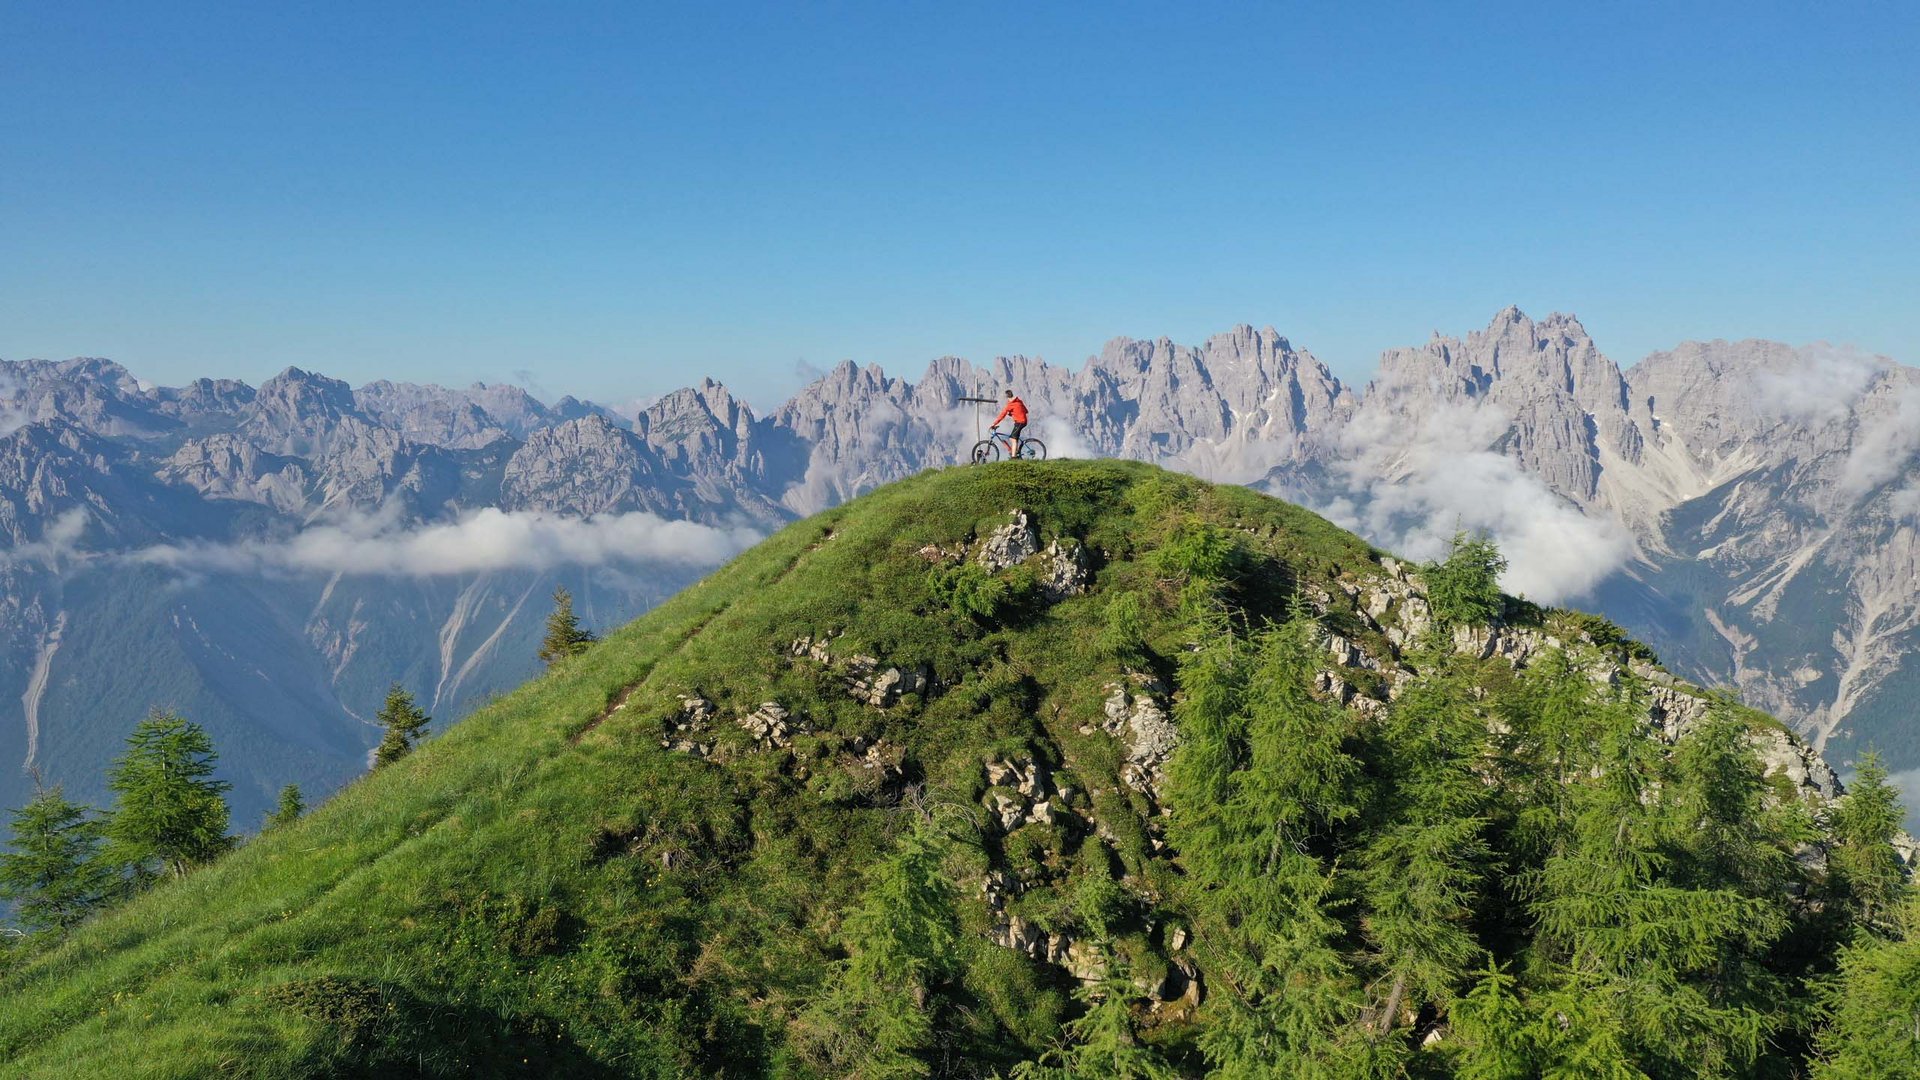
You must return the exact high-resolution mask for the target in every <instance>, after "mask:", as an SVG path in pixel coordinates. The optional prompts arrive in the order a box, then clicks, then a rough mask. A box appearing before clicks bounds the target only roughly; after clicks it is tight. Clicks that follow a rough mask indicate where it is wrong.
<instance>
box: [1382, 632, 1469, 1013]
mask: <svg viewBox="0 0 1920 1080" xmlns="http://www.w3.org/2000/svg"><path fill="white" fill-rule="evenodd" d="M1439 670H1440V671H1441V672H1442V673H1441V674H1437V675H1428V676H1425V677H1422V678H1420V679H1418V680H1416V681H1415V682H1413V683H1412V684H1410V685H1409V686H1408V687H1406V688H1405V689H1404V690H1402V691H1401V694H1400V696H1399V697H1398V698H1397V699H1396V700H1395V701H1394V703H1393V706H1392V708H1391V710H1390V711H1389V713H1388V716H1387V720H1386V723H1385V724H1384V725H1383V727H1382V730H1381V732H1380V737H1381V740H1382V742H1383V743H1384V746H1383V748H1382V752H1381V760H1380V763H1379V766H1378V767H1379V768H1380V769H1381V770H1382V771H1383V772H1384V773H1385V774H1386V775H1388V776H1391V777H1392V778H1393V783H1392V785H1391V786H1390V788H1389V790H1388V792H1387V793H1386V794H1384V795H1383V796H1382V798H1381V805H1380V806H1379V807H1378V808H1377V809H1376V810H1375V812H1374V818H1375V820H1374V821H1372V822H1370V825H1371V826H1372V828H1371V829H1370V832H1371V833H1372V839H1371V841H1370V842H1369V843H1368V844H1367V845H1366V846H1365V848H1364V849H1363V850H1362V856H1363V858H1362V861H1361V869H1360V873H1359V875H1358V877H1359V880H1360V883H1361V885H1362V896H1363V899H1364V901H1365V903H1366V917H1365V919H1364V928H1365V931H1366V935H1367V938H1368V940H1369V941H1370V942H1371V943H1372V945H1373V947H1374V950H1375V954H1376V956H1375V962H1376V964H1377V966H1378V968H1379V972H1380V977H1379V979H1378V983H1379V984H1380V985H1383V986H1384V987H1385V991H1384V994H1383V995H1382V998H1381V1001H1380V1004H1379V1006H1378V1011H1377V1014H1376V1015H1377V1018H1376V1023H1375V1026H1376V1028H1377V1029H1378V1031H1379V1032H1381V1033H1382V1034H1386V1033H1389V1032H1391V1031H1392V1030H1393V1029H1394V1028H1395V1027H1396V1026H1397V1025H1398V1024H1399V1022H1400V1018H1401V1015H1402V1014H1403V1013H1406V1012H1417V1011H1419V1009H1420V1008H1421V1007H1422V1006H1423V1005H1426V1004H1436V1005H1441V1006H1444V1005H1445V1004H1446V1003H1448V1002H1449V1001H1451V1000H1452V998H1453V996H1454V991H1455V990H1456V988H1457V987H1459V986H1460V985H1461V984H1462V983H1463V982H1464V981H1465V980H1466V979H1467V978H1468V976H1469V973H1470V972H1471V970H1472V968H1473V965H1474V964H1475V963H1476V962H1477V961H1478V960H1479V959H1480V958H1481V956H1482V949H1481V947H1480V944H1479V942H1478V941H1477V940H1476V939H1475V937H1474V934H1473V931H1472V929H1471V927H1470V926H1469V925H1468V924H1469V920H1470V919H1471V918H1472V916H1473V913H1474V910H1475V908H1476V905H1477V903H1478V901H1479V899H1480V894H1481V891H1482V887H1483V884H1484V879H1485V877H1486V875H1487V873H1488V870H1489V868H1490V866H1491V862H1492V850H1491V847H1490V845H1489V844H1488V842H1487V839H1486V832H1487V829H1488V827H1489V824H1490V822H1489V816H1488V815H1489V803H1490V796H1489V792H1488V788H1487V784H1486V781H1485V780H1484V779H1482V777H1481V775H1480V774H1479V773H1478V772H1476V767H1478V766H1479V765H1481V764H1482V763H1483V762H1484V761H1485V760H1486V759H1487V757H1488V756H1489V748H1488V746H1487V725H1486V721H1485V720H1484V719H1482V718H1481V717H1480V716H1479V715H1478V713H1477V711H1476V709H1475V708H1474V703H1473V700H1472V695H1471V691H1470V688H1469V685H1468V684H1467V683H1466V682H1464V681H1463V680H1461V679H1459V678H1458V677H1456V676H1454V675H1452V674H1451V673H1450V672H1448V671H1447V668H1446V666H1445V662H1444V661H1443V662H1442V666H1441V667H1440V669H1439Z"/></svg>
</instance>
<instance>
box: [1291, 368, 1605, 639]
mask: <svg viewBox="0 0 1920 1080" xmlns="http://www.w3.org/2000/svg"><path fill="white" fill-rule="evenodd" d="M1507 424H1508V420H1507V416H1506V413H1505V412H1504V411H1502V410H1501V409H1499V408H1498V407H1496V406H1493V405H1490V404H1483V403H1473V402H1459V403H1453V404H1449V405H1447V406H1445V407H1443V408H1438V409H1429V410H1425V411H1423V413H1422V414H1421V415H1420V416H1419V417H1418V419H1417V420H1409V418H1408V417H1406V416H1404V415H1396V414H1393V413H1391V412H1389V411H1387V410H1377V411H1374V412H1370V413H1369V412H1363V413H1362V414H1361V415H1360V416H1357V417H1355V419H1354V422H1353V424H1352V425H1351V426H1350V427H1349V428H1348V429H1347V431H1346V432H1345V433H1344V434H1343V438H1342V449H1343V452H1344V453H1346V454H1348V455H1349V456H1348V457H1347V459H1346V460H1345V461H1343V462H1341V463H1340V464H1339V465H1338V466H1336V469H1337V470H1338V471H1339V472H1340V473H1341V474H1342V475H1343V476H1344V478H1345V480H1346V482H1347V485H1348V487H1349V493H1348V494H1347V495H1346V496H1344V497H1338V498H1335V499H1334V500H1332V501H1331V502H1330V503H1329V504H1328V505H1327V506H1325V507H1323V508H1322V511H1321V512H1322V513H1324V514H1326V515H1327V516H1328V517H1329V518H1331V519H1333V520H1334V521H1335V522H1337V523H1339V524H1341V525H1344V526H1346V527H1347V528H1350V529H1354V530H1356V531H1358V532H1361V533H1363V534H1364V535H1366V536H1367V537H1368V538H1369V539H1371V540H1373V541H1374V542H1375V543H1377V544H1380V545H1381V546H1383V547H1385V548H1388V549H1390V550H1393V551H1396V552H1399V553H1400V554H1402V555H1405V556H1407V557H1409V558H1412V559H1421V560H1425V559H1433V558H1438V557H1441V556H1444V555H1445V554H1446V551H1447V543H1448V541H1449V539H1450V538H1451V537H1452V536H1453V534H1454V533H1455V532H1457V531H1459V530H1462V529H1464V530H1467V531H1469V532H1484V533H1486V534H1488V535H1489V536H1491V537H1492V538H1493V539H1494V541H1495V543H1497V544H1498V545H1499V546H1500V551H1501V553H1502V554H1504V555H1505V556H1506V557H1507V560H1508V568H1507V572H1506V575H1505V576H1504V577H1503V578H1502V579H1501V585H1502V587H1503V588H1505V589H1506V590H1507V591H1509V592H1513V593H1518V594H1521V595H1524V596H1527V597H1529V598H1530V599H1533V600H1536V601H1540V602H1542V603H1564V602H1566V601H1568V600H1572V599H1574V598H1577V597H1579V596H1582V595H1585V594H1586V593H1588V592H1590V591H1591V590H1592V589H1593V588H1594V586H1596V585H1598V584H1599V583H1600V582H1601V581H1602V580H1604V579H1605V578H1606V577H1607V576H1608V575H1609V574H1611V573H1613V572H1614V571H1615V570H1617V569H1619V568H1620V567H1621V566H1623V565H1625V564H1626V561H1627V559H1628V558H1629V557H1630V556H1631V555H1632V552H1633V541H1632V538H1631V536H1630V535H1629V534H1628V533H1627V530H1626V528H1625V527H1624V526H1622V525H1621V524H1620V523H1619V522H1617V521H1615V520H1614V519H1612V518H1611V517H1598V516H1588V515H1587V514H1585V513H1583V512H1582V511H1581V510H1580V508H1579V507H1577V506H1575V505H1573V504H1572V503H1570V502H1568V501H1567V500H1566V499H1564V498H1562V497H1561V496H1559V495H1557V494H1555V493H1554V492H1553V491H1552V490H1551V489H1549V488H1548V487H1547V485H1546V483H1545V482H1544V481H1542V480H1541V479H1540V478H1539V477H1537V476H1534V475H1533V474H1531V473H1528V472H1526V471H1524V470H1523V469H1522V468H1521V467H1520V464H1519V463H1518V462H1516V461H1514V460H1513V459H1512V458H1510V457H1507V456H1506V455H1504V454H1500V453H1497V452H1495V451H1492V450H1489V449H1487V447H1488V446H1490V445H1492V444H1493V443H1494V441H1495V440H1497V439H1498V438H1499V437H1500V435H1501V434H1502V433H1504V432H1505V431H1506V430H1507Z"/></svg>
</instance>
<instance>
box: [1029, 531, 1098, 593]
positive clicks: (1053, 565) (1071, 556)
mask: <svg viewBox="0 0 1920 1080" xmlns="http://www.w3.org/2000/svg"><path fill="white" fill-rule="evenodd" d="M1045 554H1046V561H1045V567H1046V569H1045V572H1044V576H1042V577H1041V579H1040V590H1041V593H1042V594H1043V595H1045V596H1046V598H1047V599H1048V600H1049V601H1053V602H1058V601H1061V600H1065V599H1066V598H1067V597H1069V596H1079V595H1080V594H1081V593H1084V592H1086V591H1087V584H1088V583H1089V582H1090V581H1092V580H1093V572H1092V571H1091V570H1089V569H1088V567H1087V549H1086V547H1085V546H1083V545H1081V544H1079V543H1073V542H1069V543H1066V544H1062V543H1061V542H1060V541H1058V540H1055V541H1053V542H1052V543H1050V544H1048V545H1047V550H1046V553H1045Z"/></svg>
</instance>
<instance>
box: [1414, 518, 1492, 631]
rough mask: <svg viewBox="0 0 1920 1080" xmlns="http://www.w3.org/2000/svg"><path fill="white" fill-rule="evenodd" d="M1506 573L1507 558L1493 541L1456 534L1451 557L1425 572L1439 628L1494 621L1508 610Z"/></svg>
mask: <svg viewBox="0 0 1920 1080" xmlns="http://www.w3.org/2000/svg"><path fill="white" fill-rule="evenodd" d="M1506 569H1507V559H1506V556H1504V555H1502V554H1500V549H1499V548H1498V547H1496V546H1494V543H1493V541H1492V540H1490V539H1488V538H1487V537H1484V536H1470V535H1468V534H1467V533H1464V532H1459V533H1455V534H1454V535H1453V541H1452V543H1451V545H1450V546H1449V548H1448V550H1447V557H1446V558H1445V559H1444V560H1442V561H1440V562H1437V563H1428V564H1427V565H1426V566H1425V567H1424V568H1422V571H1421V576H1422V577H1423V578H1424V579H1425V580H1426V585H1427V601H1428V602H1429V603H1430V604H1432V605H1433V614H1434V620H1435V622H1436V624H1437V625H1438V626H1440V627H1441V628H1450V627H1454V626H1479V625H1482V624H1485V623H1488V622H1491V621H1493V619H1495V618H1496V617H1498V616H1499V615H1500V614H1501V612H1502V611H1504V610H1505V609H1506V600H1505V598H1504V597H1502V596H1501V594H1500V575H1501V574H1502V573H1504V572H1505V571H1506Z"/></svg>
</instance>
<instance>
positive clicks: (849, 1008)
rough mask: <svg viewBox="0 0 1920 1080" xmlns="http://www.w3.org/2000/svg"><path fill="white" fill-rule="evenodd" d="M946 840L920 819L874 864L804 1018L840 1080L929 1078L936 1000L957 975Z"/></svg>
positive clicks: (812, 1045) (817, 1053) (819, 1055)
mask: <svg viewBox="0 0 1920 1080" xmlns="http://www.w3.org/2000/svg"><path fill="white" fill-rule="evenodd" d="M947 843H948V840H947V838H946V837H945V836H943V835H942V834H941V833H940V831H939V829H938V828H937V827H936V826H935V824H934V823H933V821H932V820H930V819H929V818H926V817H924V816H916V818H915V820H914V823H913V827H912V828H911V829H910V830H909V831H908V832H907V834H906V835H905V836H904V837H902V838H901V840H900V844H899V847H898V848H897V849H896V850H895V851H894V852H893V853H892V854H891V855H889V856H888V857H887V858H885V859H884V860H882V861H881V862H880V863H879V864H878V865H876V866H875V867H874V869H873V871H872V874H871V876H870V877H869V878H868V881H867V885H866V888H865V889H864V891H863V892H862V894H861V897H860V900H859V903H858V904H857V905H856V906H855V907H854V909H853V911H852V912H850V913H849V914H848V916H847V920H846V924H845V927H844V928H843V931H842V935H841V938H842V942H843V944H844V946H845V948H846V951H847V955H846V958H845V959H843V960H840V961H838V962H836V963H835V964H834V966H833V968H832V969H831V970H830V971H829V973H828V975H827V981H826V985H825V986H824V987H823V989H822V991H821V994H820V996H819V997H818V998H817V999H816V1000H815V1002H814V1004H813V1006H812V1007H811V1008H810V1009H809V1010H808V1012H807V1014H806V1015H805V1016H804V1017H803V1019H802V1023H803V1025H804V1027H805V1029H806V1036H805V1037H804V1042H805V1043H806V1044H807V1045H808V1047H809V1049H810V1051H811V1053H812V1055H813V1056H814V1057H815V1058H816V1059H817V1060H819V1062H820V1063H821V1064H823V1065H825V1066H827V1067H828V1068H830V1069H831V1070H832V1074H833V1075H836V1076H847V1077H854V1078H858V1080H906V1078H910V1077H923V1076H927V1075H929V1074H930V1073H931V1068H930V1066H929V1064H928V1062H927V1060H926V1054H927V1052H928V1051H929V1050H931V1049H932V1045H933V1039H934V1035H935V1023H934V1017H935V1013H936V1009H937V1003H936V998H937V995H938V994H939V992H940V989H941V987H942V985H943V984H944V983H945V982H946V981H947V980H948V979H949V978H951V976H952V975H953V971H954V964H955V950H956V947H957V946H958V944H959V925H958V923H957V921H956V918H955V915H954V902H955V899H956V897H957V893H956V891H955V889H954V885H953V880H952V878H951V876H950V875H949V874H948V872H947V870H946V868H945V865H944V863H945V853H946V850H947Z"/></svg>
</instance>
